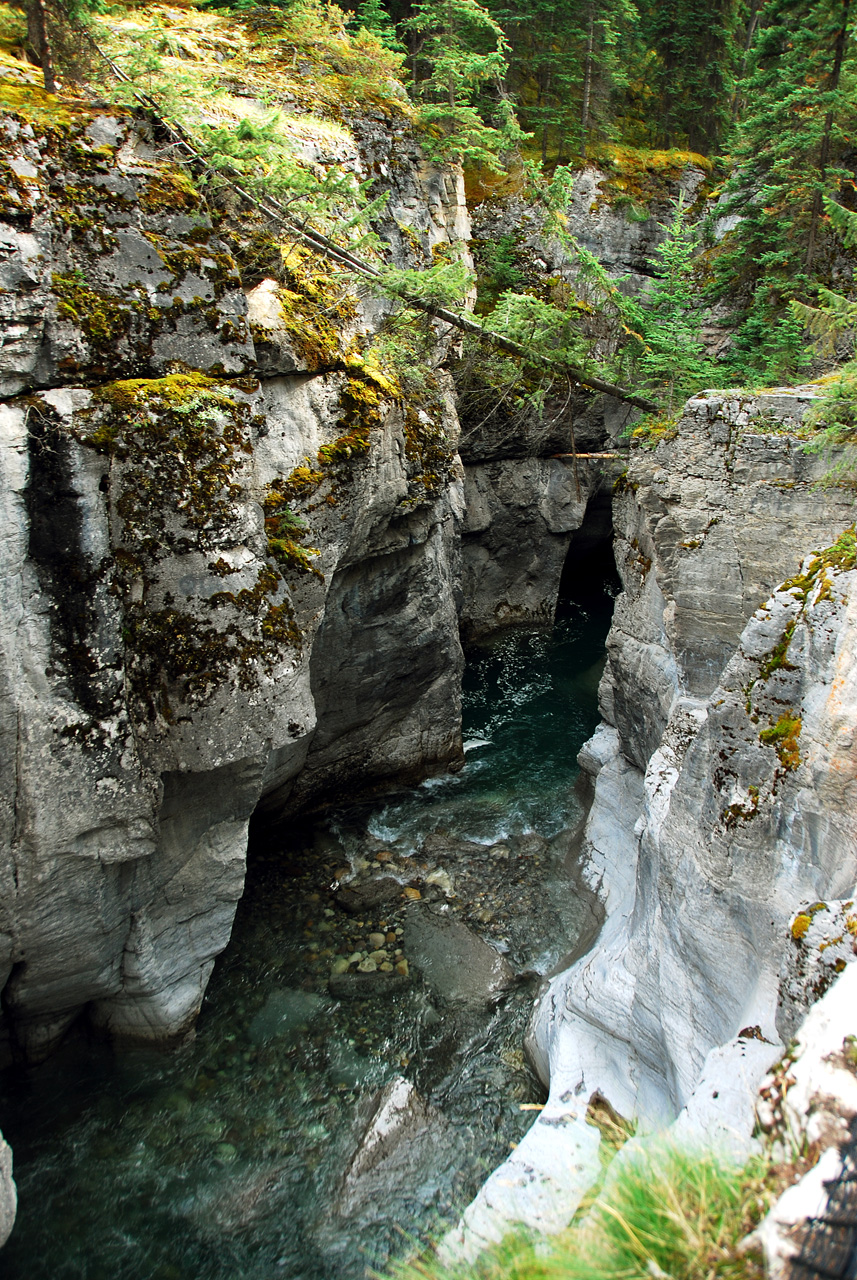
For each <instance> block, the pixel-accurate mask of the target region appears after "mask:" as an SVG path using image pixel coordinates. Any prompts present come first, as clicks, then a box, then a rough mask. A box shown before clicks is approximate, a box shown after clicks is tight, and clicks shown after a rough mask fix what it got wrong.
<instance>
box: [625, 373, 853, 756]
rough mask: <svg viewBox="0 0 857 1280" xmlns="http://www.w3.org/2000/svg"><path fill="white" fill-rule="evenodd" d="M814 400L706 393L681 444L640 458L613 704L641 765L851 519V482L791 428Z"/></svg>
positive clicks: (633, 485)
mask: <svg viewBox="0 0 857 1280" xmlns="http://www.w3.org/2000/svg"><path fill="white" fill-rule="evenodd" d="M811 399H812V391H811V390H810V389H807V390H804V391H801V390H800V389H797V390H796V391H789V392H778V393H767V394H761V395H755V396H750V395H747V394H746V393H738V392H733V393H730V392H717V393H707V394H705V395H701V396H697V397H695V399H693V400H690V401H689V402H688V404H687V406H686V407H685V412H684V416H683V417H682V419H681V421H680V423H679V426H678V434H677V436H676V437H675V439H673V440H671V441H669V442H667V443H665V444H661V445H660V446H659V447H658V449H657V450H656V451H654V452H647V451H642V450H639V451H637V452H635V454H634V455H633V458H632V461H631V465H630V467H629V469H628V474H627V477H626V479H625V483H624V492H623V493H621V494H620V495H619V497H618V500H617V502H616V504H615V527H616V560H617V564H618V566H619V570H620V573H621V575H622V580H623V583H624V588H625V589H624V592H623V594H622V596H621V597H620V598H619V600H618V601H617V605H616V614H615V618H614V623H613V628H612V630H611V632H610V636H609V639H608V642H607V651H608V664H607V672H606V674H605V681H604V684H603V686H602V691H601V701H602V713H603V715H604V718H605V719H606V720H607V721H609V722H610V723H611V724H615V725H616V727H617V728H618V730H619V734H620V738H621V743H622V750H623V752H624V753H625V755H626V756H627V757H628V759H629V760H631V761H633V763H634V764H636V765H637V767H638V768H641V769H644V768H645V766H646V762H647V761H648V760H649V758H650V756H651V755H652V752H653V751H654V750H655V749H656V748H657V746H658V744H659V742H660V739H661V735H662V734H663V731H664V727H665V725H666V721H667V717H668V715H669V712H670V708H671V707H672V705H673V702H674V700H675V698H676V697H677V696H678V695H679V694H687V695H689V696H691V697H695V698H705V697H707V696H708V695H709V694H710V693H711V691H712V690H713V689H714V687H715V685H716V684H717V682H718V680H719V679H720V675H721V672H722V671H723V668H724V667H725V665H726V663H727V662H728V661H729V659H730V658H731V656H732V654H733V653H734V652H735V648H736V645H737V643H738V637H739V636H740V634H741V632H742V630H743V629H744V626H745V625H746V623H747V622H748V620H749V619H750V617H751V616H752V614H753V612H754V611H755V610H756V609H757V608H758V607H759V605H760V604H761V603H762V601H763V600H765V599H766V597H767V596H768V595H769V594H770V593H771V591H772V590H773V588H774V587H775V586H776V585H777V583H778V582H780V581H782V579H783V578H785V577H787V576H789V575H790V574H793V573H794V572H796V570H797V568H798V565H799V564H800V562H801V560H802V559H803V557H804V555H806V553H807V552H808V551H809V550H811V549H812V548H813V547H823V546H826V545H827V544H828V543H830V542H831V541H832V540H833V539H834V538H835V537H836V536H837V534H838V533H839V532H840V531H841V530H842V529H844V528H845V527H846V526H847V525H849V524H850V523H851V521H852V519H853V514H852V504H851V500H850V497H849V496H848V494H847V493H846V492H845V491H843V490H837V489H831V490H827V491H825V492H824V493H823V494H822V493H820V492H818V491H817V490H816V489H814V488H813V485H814V484H815V483H816V482H817V480H818V479H819V478H820V476H821V475H823V473H824V472H825V470H826V469H827V468H828V465H829V464H828V462H826V461H825V460H824V458H823V457H820V456H818V455H809V454H806V453H805V452H803V449H802V446H801V442H800V441H799V440H797V439H795V438H794V437H793V436H790V435H789V434H788V426H789V424H790V423H794V424H798V423H799V422H800V421H801V418H802V416H803V413H804V412H805V410H806V408H807V406H808V405H809V404H810V403H811ZM771 426H774V427H775V428H776V434H774V433H771V431H770V430H769V428H770V427H771Z"/></svg>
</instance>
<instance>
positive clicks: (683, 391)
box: [630, 199, 712, 413]
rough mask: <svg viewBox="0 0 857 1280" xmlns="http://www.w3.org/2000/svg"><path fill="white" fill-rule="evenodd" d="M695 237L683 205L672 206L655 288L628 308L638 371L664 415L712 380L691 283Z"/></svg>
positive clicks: (657, 260)
mask: <svg viewBox="0 0 857 1280" xmlns="http://www.w3.org/2000/svg"><path fill="white" fill-rule="evenodd" d="M698 251H699V237H698V232H697V230H696V228H695V227H693V226H691V225H690V224H689V223H688V220H687V217H686V210H685V208H684V202H683V200H681V199H679V200H677V201H676V202H675V205H674V209H673V216H672V220H671V222H670V224H669V226H668V227H667V235H666V238H665V239H664V241H663V242H662V244H661V245H659V247H658V249H657V250H656V252H655V283H654V285H653V287H652V288H651V289H650V290H649V291H648V292H647V293H646V294H645V295H644V296H643V297H642V299H640V301H639V302H638V303H636V304H630V306H631V317H632V319H633V320H634V321H635V322H636V328H637V330H638V332H637V333H636V334H635V335H634V337H633V339H632V341H633V342H634V344H635V345H636V348H637V351H636V366H637V371H638V373H639V375H640V376H642V378H644V379H645V381H646V383H647V384H648V385H649V386H650V387H651V388H653V389H655V390H656V392H657V394H658V396H659V397H660V399H661V401H662V403H663V405H664V408H665V409H666V411H667V413H672V412H673V410H674V409H675V408H676V406H677V405H678V404H680V403H681V402H683V401H684V400H685V399H686V398H687V397H688V396H689V395H693V394H694V392H696V391H700V390H702V388H703V387H704V386H705V383H706V382H707V381H708V380H710V379H711V376H712V370H711V364H710V362H709V360H708V358H707V356H706V353H705V346H704V344H703V342H702V336H701V330H702V309H701V303H700V296H699V289H698V287H697V285H696V282H695V280H694V258H695V256H696V254H697V253H698Z"/></svg>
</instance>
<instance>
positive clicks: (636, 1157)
mask: <svg viewBox="0 0 857 1280" xmlns="http://www.w3.org/2000/svg"><path fill="white" fill-rule="evenodd" d="M769 1199H770V1190H769V1186H768V1179H767V1166H766V1165H764V1164H763V1163H762V1162H761V1161H753V1162H751V1163H750V1164H748V1165H747V1166H745V1167H744V1168H739V1167H735V1166H734V1165H733V1164H730V1163H729V1162H728V1161H726V1160H721V1159H719V1158H718V1157H717V1156H716V1155H712V1154H711V1153H704V1154H703V1153H696V1152H688V1151H680V1150H676V1149H675V1148H673V1147H667V1146H653V1147H647V1148H646V1149H645V1150H640V1151H637V1152H635V1153H634V1154H633V1155H632V1156H631V1157H630V1158H629V1159H628V1160H626V1161H623V1164H622V1168H621V1169H620V1170H619V1172H618V1174H617V1176H616V1177H615V1179H613V1180H612V1181H611V1183H610V1185H609V1187H608V1189H607V1190H606V1191H604V1192H603V1193H602V1195H601V1196H600V1197H599V1198H598V1199H597V1200H596V1201H595V1204H594V1205H593V1207H592V1211H591V1212H590V1213H589V1215H588V1216H587V1218H586V1219H585V1220H584V1221H583V1222H582V1223H581V1224H580V1225H577V1226H573V1227H571V1228H570V1229H569V1230H568V1231H566V1232H563V1233H562V1234H561V1235H558V1236H553V1237H542V1236H535V1237H534V1236H530V1235H528V1234H527V1233H525V1232H520V1233H517V1234H512V1235H509V1236H507V1237H506V1239H504V1240H503V1242H502V1243H501V1244H499V1245H497V1246H496V1247H494V1248H492V1249H489V1250H486V1251H485V1252H484V1253H483V1254H481V1255H480V1257H479V1258H478V1259H477V1261H476V1262H475V1263H473V1264H472V1265H461V1266H457V1267H445V1266H443V1265H442V1264H441V1263H440V1262H439V1261H438V1260H437V1259H436V1258H432V1257H428V1258H426V1257H423V1258H418V1259H415V1260H411V1261H409V1262H405V1263H401V1264H399V1265H398V1266H397V1267H395V1268H394V1269H393V1271H392V1272H391V1273H390V1275H389V1276H388V1278H387V1280H652V1277H655V1280H664V1278H665V1280H762V1278H763V1276H764V1270H763V1265H762V1260H761V1255H760V1254H757V1253H754V1252H753V1251H752V1250H748V1249H747V1248H746V1247H745V1246H744V1245H743V1241H744V1240H745V1237H746V1236H747V1234H748V1233H749V1232H750V1231H751V1230H752V1229H753V1227H754V1226H755V1225H756V1223H757V1222H758V1221H759V1220H760V1218H761V1217H762V1215H763V1214H764V1212H765V1211H766V1209H767V1207H768V1200H769Z"/></svg>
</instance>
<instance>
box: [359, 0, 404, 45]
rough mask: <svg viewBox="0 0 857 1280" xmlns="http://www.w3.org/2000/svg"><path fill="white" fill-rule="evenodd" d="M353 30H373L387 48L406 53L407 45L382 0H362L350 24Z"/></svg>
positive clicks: (373, 33)
mask: <svg viewBox="0 0 857 1280" xmlns="http://www.w3.org/2000/svg"><path fill="white" fill-rule="evenodd" d="M348 25H349V28H350V29H351V30H352V31H360V30H364V31H371V32H372V35H373V36H376V37H377V38H378V39H379V40H380V41H381V44H382V45H383V46H384V48H385V49H393V50H394V51H395V52H396V53H404V52H405V46H404V44H403V43H402V41H401V40H400V39H399V37H398V35H397V34H396V27H395V24H394V23H393V21H392V20H391V18H390V15H389V14H388V12H387V10H386V9H385V8H384V5H383V2H382V0H360V3H359V4H358V6H357V13H356V15H355V17H354V18H353V19H352V21H351V22H350V23H349V24H348Z"/></svg>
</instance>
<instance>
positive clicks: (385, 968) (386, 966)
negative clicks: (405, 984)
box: [378, 960, 393, 973]
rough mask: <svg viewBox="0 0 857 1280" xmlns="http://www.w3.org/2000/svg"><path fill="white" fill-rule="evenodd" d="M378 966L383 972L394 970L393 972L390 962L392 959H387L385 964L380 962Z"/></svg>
mask: <svg viewBox="0 0 857 1280" xmlns="http://www.w3.org/2000/svg"><path fill="white" fill-rule="evenodd" d="M378 968H379V969H380V970H381V972H382V973H392V972H393V966H392V965H391V964H390V961H389V960H385V961H384V963H383V964H380V965H379V966H378Z"/></svg>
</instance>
